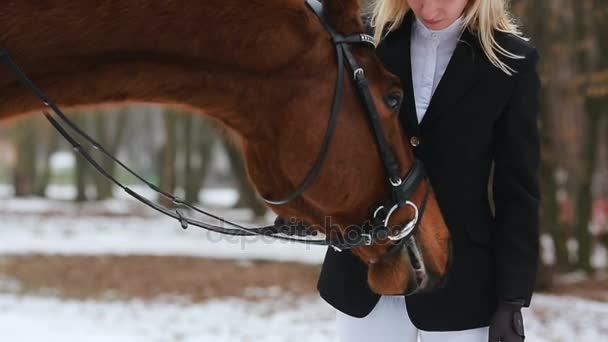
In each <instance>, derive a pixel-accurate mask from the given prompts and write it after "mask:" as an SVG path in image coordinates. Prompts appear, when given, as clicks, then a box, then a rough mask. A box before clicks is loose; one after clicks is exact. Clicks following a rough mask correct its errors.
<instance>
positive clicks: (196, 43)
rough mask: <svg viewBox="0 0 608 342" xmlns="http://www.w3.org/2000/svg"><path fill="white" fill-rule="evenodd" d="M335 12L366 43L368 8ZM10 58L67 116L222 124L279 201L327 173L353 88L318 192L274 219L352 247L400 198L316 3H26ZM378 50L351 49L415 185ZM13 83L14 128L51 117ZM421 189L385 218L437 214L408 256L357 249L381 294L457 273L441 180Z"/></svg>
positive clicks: (3, 97)
mask: <svg viewBox="0 0 608 342" xmlns="http://www.w3.org/2000/svg"><path fill="white" fill-rule="evenodd" d="M323 7H324V12H325V13H326V17H327V19H328V22H329V23H330V24H331V27H332V28H333V29H334V30H335V31H336V32H337V33H338V34H340V35H342V36H344V37H346V36H350V35H352V34H359V33H362V32H364V27H363V23H362V21H361V18H360V8H359V3H358V1H357V0H325V1H323ZM0 45H1V46H3V47H5V48H7V49H8V51H10V52H11V54H12V55H13V57H14V60H15V61H16V62H17V63H18V64H20V65H21V66H22V67H23V69H24V70H25V72H26V73H27V74H28V75H29V76H30V78H31V79H32V80H33V81H34V82H35V83H36V84H37V85H38V86H39V87H40V88H41V89H43V90H44V91H45V92H46V93H47V94H48V95H49V96H50V97H51V98H53V99H55V101H56V102H57V103H58V104H59V105H61V106H63V107H66V108H73V107H81V106H94V105H104V104H112V103H113V104H116V103H124V102H133V101H137V102H147V103H158V104H163V105H170V106H180V107H184V108H187V109H189V110H190V111H192V112H193V113H196V114H198V115H206V116H210V117H213V118H215V119H217V120H218V121H219V122H221V123H222V124H223V125H224V126H225V127H227V128H228V130H229V131H232V132H233V133H235V134H234V135H235V136H236V140H237V142H238V143H239V144H240V146H241V148H242V151H243V154H244V157H245V161H246V167H247V171H248V176H249V178H250V180H251V181H252V183H253V184H254V185H255V187H256V189H257V190H258V192H259V193H260V194H261V195H262V196H263V197H265V198H270V199H273V198H281V197H283V196H285V195H287V194H290V193H292V192H293V191H295V189H297V188H298V187H299V186H300V185H301V183H302V182H303V180H305V179H306V177H307V175H308V174H309V171H310V170H311V168H313V167H314V165H315V163H316V161H317V159H318V156H319V153H320V152H321V150H322V146H323V141H324V140H325V137H326V135H327V131H328V129H329V128H330V116H331V113H332V104H333V103H334V98H335V95H336V89H337V87H341V89H342V91H341V97H340V101H339V108H338V110H337V111H336V116H335V131H333V133H332V136H331V142H330V144H329V145H328V149H327V152H326V156H325V158H324V161H323V163H322V165H320V168H319V169H318V172H316V173H315V177H314V180H313V181H312V182H310V184H308V185H307V187H306V189H305V191H303V192H302V193H301V194H299V196H297V197H295V198H294V199H293V200H291V201H288V203H277V202H275V203H274V204H273V202H272V201H271V203H270V204H269V206H270V207H271V208H272V209H273V210H274V211H275V212H276V213H277V214H279V215H280V216H283V217H296V218H298V219H301V220H303V221H305V222H306V223H308V224H310V225H312V226H315V227H318V229H319V230H321V231H323V232H324V233H326V234H328V235H329V236H331V235H332V234H337V235H339V236H347V235H348V234H349V232H351V231H354V229H358V228H360V227H361V225H362V224H363V223H364V222H366V221H368V220H369V219H370V217H371V216H372V215H373V212H374V211H376V209H377V208H379V206H380V205H381V204H383V203H385V201H386V200H387V199H390V198H391V196H392V194H393V189H392V188H391V187H392V186H393V185H391V182H389V180H388V177H387V171H386V167H385V165H386V164H385V160H384V159H383V158H382V157H381V154H380V148H379V145H378V140H377V139H378V138H377V136H376V135H375V134H374V131H373V130H372V129H371V128H370V119H369V110H368V109H367V108H366V106H365V105H364V103H365V101H362V98H361V93H360V91H359V89H358V88H357V87H356V86H355V81H354V78H353V77H351V75H352V70H351V71H349V70H347V69H346V67H343V68H342V72H344V73H345V75H347V77H345V78H344V79H343V81H342V82H339V83H336V80H337V79H338V75H339V69H338V66H337V65H336V56H337V55H336V54H337V53H338V52H337V51H338V50H337V47H336V44H335V42H334V41H333V40H332V36H331V35H330V34H329V33H328V31H327V30H326V28H325V27H324V25H323V24H322V22H321V21H320V20H319V18H318V17H317V15H316V14H315V13H314V12H313V11H311V10H310V8H309V7H308V6H307V5H306V4H305V3H304V1H303V0H263V1H262V0H257V1H252V0H207V1H202V2H191V1H186V0H183V1H171V2H163V4H162V5H160V4H155V3H150V4H146V5H145V6H142V5H141V2H140V1H135V0H108V1H104V2H98V1H78V2H71V1H70V2H69V5H68V0H53V1H50V2H49V1H46V2H44V3H33V2H15V3H13V4H12V6H9V7H7V8H6V9H5V11H3V13H2V14H0ZM368 45H369V44H353V45H351V46H350V47H349V50H350V51H351V52H352V56H353V58H354V59H355V60H356V62H357V63H358V65H359V66H360V67H361V70H362V73H364V75H365V81H366V87H367V89H368V90H369V99H368V103H370V102H371V103H373V106H374V107H375V110H376V112H377V116H378V120H377V122H378V123H380V129H381V135H382V137H383V139H384V140H385V142H386V148H387V149H390V151H391V153H392V155H393V156H394V159H395V160H394V163H395V165H396V169H397V170H398V171H399V173H400V174H399V175H398V176H399V179H404V178H406V176H407V175H408V173H409V172H410V171H411V170H412V168H413V167H414V164H415V157H414V153H413V151H412V150H411V149H410V147H409V145H408V143H407V141H408V140H407V137H406V136H405V134H404V132H403V130H402V128H401V126H400V123H399V118H398V113H399V103H400V101H401V98H402V97H403V89H402V87H401V84H400V82H399V79H398V78H397V77H395V76H394V75H392V74H390V73H389V72H387V70H386V69H385V68H384V67H383V66H382V64H381V62H380V60H379V59H378V58H377V57H376V56H375V54H374V51H373V48H371V47H370V46H368ZM0 76H1V77H0V119H6V118H9V117H13V116H16V115H19V114H23V113H30V112H34V111H37V110H39V109H41V108H42V106H41V104H40V103H39V102H38V101H37V100H36V99H35V98H34V97H33V96H31V94H29V93H28V91H27V89H24V88H23V87H22V86H21V85H20V84H19V83H18V82H16V80H15V79H14V78H13V77H12V76H11V75H10V74H9V73H8V71H7V70H0ZM426 189H429V190H428V192H427V190H426ZM411 190H412V191H411V194H410V196H409V198H408V200H409V201H410V202H411V203H412V205H399V206H394V207H390V208H384V210H389V211H390V214H387V220H386V222H385V223H386V227H388V228H389V231H388V236H397V235H398V234H399V232H400V231H402V230H403V227H406V226H407V224H408V223H409V222H412V220H414V219H415V218H416V216H417V209H420V207H421V206H422V203H423V202H425V203H426V204H425V205H424V207H425V210H424V212H423V213H422V215H421V216H420V217H418V218H417V219H418V220H419V222H418V224H417V229H416V230H415V231H414V232H413V233H412V234H413V235H411V236H410V235H408V237H407V240H408V241H407V243H403V244H401V245H399V246H398V247H399V248H395V247H393V246H395V244H397V243H399V242H398V241H396V240H393V239H390V238H388V237H384V238H378V239H376V241H375V243H374V244H372V245H369V246H367V245H361V246H357V247H354V248H353V250H352V251H353V253H354V254H356V255H357V256H358V257H359V258H360V259H361V260H362V262H365V263H367V265H368V267H369V268H368V282H369V285H370V287H371V289H373V290H374V291H375V292H377V293H381V294H410V293H413V292H417V291H424V290H430V289H432V288H433V287H436V286H437V284H439V283H440V280H441V279H442V278H444V276H445V274H446V272H447V268H448V261H449V254H450V253H449V250H450V248H449V246H450V235H449V232H448V229H447V226H446V223H445V222H444V220H443V217H442V214H441V211H440V208H439V206H438V203H437V200H436V197H435V195H434V193H433V191H432V189H430V184H428V180H423V181H422V182H420V185H418V186H416V187H414V188H412V189H411ZM418 214H420V213H418ZM332 227H333V228H332ZM334 228H335V229H334ZM389 251H391V252H390V254H387V253H389Z"/></svg>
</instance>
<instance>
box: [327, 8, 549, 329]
mask: <svg viewBox="0 0 608 342" xmlns="http://www.w3.org/2000/svg"><path fill="white" fill-rule="evenodd" d="M414 19H415V18H414V15H413V13H412V12H411V11H410V12H409V13H408V14H407V15H406V17H405V18H404V20H403V23H402V25H401V26H400V27H399V28H398V29H396V30H395V31H393V32H391V33H389V35H388V36H387V37H386V38H385V40H383V41H382V43H381V44H380V45H379V46H378V48H377V51H376V53H377V55H378V56H379V58H380V59H381V60H382V62H383V64H384V65H385V67H386V68H387V69H388V70H389V71H390V72H392V73H394V74H395V75H397V76H398V77H399V78H400V79H401V81H402V84H403V88H404V91H405V98H404V103H403V105H402V108H401V112H400V119H401V122H402V125H403V128H404V129H405V132H406V134H407V135H408V137H412V136H417V137H418V138H419V140H420V143H419V145H418V146H417V147H412V148H413V149H414V153H415V155H416V156H417V157H418V158H420V159H421V160H422V162H423V163H424V166H425V168H426V170H427V172H428V177H429V180H430V182H431V184H432V185H433V189H434V191H435V193H436V196H437V200H438V202H439V206H440V208H441V211H442V213H443V216H444V218H445V221H446V223H447V225H448V228H449V229H450V232H451V235H452V241H453V255H452V258H453V259H452V263H451V267H450V269H449V271H448V275H447V277H448V278H447V282H446V285H445V287H443V288H441V289H438V290H437V291H435V292H433V293H428V294H415V295H411V296H408V297H406V300H405V302H406V305H407V309H408V312H409V316H410V319H411V320H412V322H413V323H414V324H415V325H416V326H417V327H418V328H420V329H423V330H430V331H449V330H462V329H470V328H476V327H481V326H487V325H489V319H490V316H491V315H492V313H493V312H494V310H495V308H496V303H497V301H498V300H499V299H506V300H514V299H523V300H524V301H525V306H529V304H530V299H531V297H532V292H533V289H534V283H535V277H536V271H537V264H538V254H539V253H538V248H539V246H538V243H539V236H538V208H539V200H540V195H539V186H538V178H537V171H538V166H539V152H540V151H539V134H538V127H537V116H538V111H539V109H538V106H539V100H538V93H539V87H540V81H539V78H538V74H537V72H536V63H537V60H538V53H537V50H536V48H534V46H532V45H531V44H530V43H529V42H526V41H524V40H522V39H520V38H517V37H515V36H514V35H511V34H505V33H501V32H497V33H496V34H495V38H496V40H497V41H498V42H499V44H501V45H502V46H503V47H504V48H506V49H507V50H508V51H511V52H513V53H516V54H518V55H523V56H525V57H526V58H525V59H519V60H513V59H508V58H503V59H502V60H503V61H504V62H506V63H507V64H508V65H510V66H511V67H512V68H514V69H515V70H517V71H518V73H517V74H514V76H508V75H506V74H505V73H504V72H503V71H501V70H499V69H498V68H496V67H495V66H493V65H492V64H491V63H490V62H489V60H488V59H487V58H486V56H485V55H484V53H483V51H482V50H481V46H480V43H479V42H478V40H477V38H476V36H475V35H474V34H473V33H471V32H469V31H468V30H465V32H463V34H462V36H461V40H460V42H459V43H458V45H457V46H456V49H455V51H454V54H453V55H452V57H451V60H450V62H449V64H448V67H447V69H446V72H445V73H444V75H443V77H442V79H441V81H440V83H439V85H438V87H437V89H436V91H435V93H434V95H433V97H432V99H431V103H430V105H429V107H428V110H427V112H426V114H425V115H424V117H423V119H422V121H421V123H420V125H419V124H418V120H417V118H416V111H415V104H414V96H413V87H412V78H411V66H410V32H411V25H412V22H413V20H414ZM493 162H494V165H495V166H494V177H493V183H492V184H491V186H492V187H493V200H494V203H495V209H496V210H495V215H493V213H492V211H491V209H490V202H489V201H490V199H489V194H488V185H489V184H488V181H489V177H490V172H491V166H492V163H493ZM366 277H367V266H366V265H365V264H364V263H363V262H361V261H360V260H359V259H358V258H357V257H355V256H354V255H353V254H352V253H350V252H348V251H345V252H341V253H338V252H335V251H334V250H333V249H331V248H329V249H328V250H327V253H326V256H325V261H324V263H323V267H322V270H321V274H320V277H319V281H318V284H317V288H318V290H319V292H320V295H321V296H322V297H323V298H324V299H325V300H326V301H327V302H328V303H329V304H331V305H332V306H334V307H335V308H337V309H338V310H340V311H342V312H344V313H346V314H349V315H351V316H355V317H363V316H366V315H367V314H368V313H369V312H370V311H371V310H372V309H373V308H374V306H375V305H376V302H377V301H378V299H379V295H377V294H375V293H373V292H372V291H371V290H370V289H369V287H368V285H367V281H366Z"/></svg>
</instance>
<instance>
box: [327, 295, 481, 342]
mask: <svg viewBox="0 0 608 342" xmlns="http://www.w3.org/2000/svg"><path fill="white" fill-rule="evenodd" d="M336 325H337V330H338V337H339V340H340V341H341V342H370V341H383V342H417V341H420V342H445V341H449V342H487V341H488V332H489V328H488V327H482V328H476V329H469V330H459V331H424V330H419V329H418V328H416V327H415V326H414V324H413V323H412V322H411V321H410V319H409V316H408V313H407V308H406V307H405V298H404V297H403V296H382V297H380V300H379V301H378V304H376V307H375V308H374V309H373V310H372V311H371V312H370V313H369V315H367V316H365V317H363V318H357V317H352V316H349V315H346V314H344V313H342V312H340V311H338V310H336Z"/></svg>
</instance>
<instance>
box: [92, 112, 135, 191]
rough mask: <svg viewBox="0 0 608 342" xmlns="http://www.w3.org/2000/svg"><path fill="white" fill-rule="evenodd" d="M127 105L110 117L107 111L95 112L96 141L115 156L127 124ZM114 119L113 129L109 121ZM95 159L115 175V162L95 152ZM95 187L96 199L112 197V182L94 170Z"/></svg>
mask: <svg viewBox="0 0 608 342" xmlns="http://www.w3.org/2000/svg"><path fill="white" fill-rule="evenodd" d="M128 113H129V107H123V108H121V109H120V110H119V111H118V113H116V115H115V116H114V117H113V118H111V117H108V115H104V114H107V113H104V112H96V113H95V126H96V127H95V128H96V131H97V139H98V141H99V142H100V143H101V144H102V145H103V146H104V147H105V148H106V150H107V151H108V152H109V153H110V154H112V155H114V156H116V154H117V153H118V149H119V147H120V144H121V142H122V140H123V137H124V133H125V132H126V127H127V124H128ZM112 119H114V120H115V121H116V124H115V125H114V126H115V127H114V129H112V127H110V126H111V125H110V122H111V121H112ZM96 157H97V158H96V159H97V160H98V162H99V164H100V165H101V166H102V167H103V168H104V169H105V170H107V171H108V172H109V173H110V174H111V175H115V170H116V163H114V162H113V161H112V160H111V159H110V158H106V157H103V156H102V154H101V153H97V154H96ZM93 179H94V182H95V189H96V193H97V196H96V200H98V201H101V200H105V199H108V198H111V197H112V189H113V185H114V184H113V183H112V182H111V181H110V180H108V179H106V178H105V177H104V176H103V175H102V174H101V173H99V172H96V173H95V176H94V177H93Z"/></svg>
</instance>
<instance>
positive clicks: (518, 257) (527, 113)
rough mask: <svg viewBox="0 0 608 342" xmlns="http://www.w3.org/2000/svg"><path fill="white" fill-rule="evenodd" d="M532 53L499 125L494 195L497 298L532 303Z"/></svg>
mask: <svg viewBox="0 0 608 342" xmlns="http://www.w3.org/2000/svg"><path fill="white" fill-rule="evenodd" d="M538 58H539V56H538V52H537V50H536V49H533V50H532V51H531V52H529V53H528V54H527V55H526V58H525V59H524V60H522V61H521V63H520V64H519V66H520V67H519V68H518V73H516V74H514V75H513V76H512V77H513V78H514V88H513V91H512V94H511V97H510V99H509V100H508V103H507V104H506V106H505V108H504V111H503V112H502V113H501V116H500V117H499V119H498V120H497V122H496V126H495V127H494V128H495V134H496V140H495V155H494V157H495V159H494V180H493V184H492V187H493V196H494V207H495V218H494V224H495V226H494V232H495V237H496V238H495V240H494V241H495V246H494V247H495V251H496V276H497V291H498V293H497V294H498V298H499V300H507V301H520V302H523V305H524V306H529V305H530V300H531V298H532V292H533V290H534V284H535V281H536V272H537V269H538V261H539V260H538V258H539V227H538V226H539V203H540V192H539V182H538V167H539V160H540V143H539V132H538V124H537V118H538V112H539V90H540V80H539V77H538V73H537V71H536V64H537V61H538Z"/></svg>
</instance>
